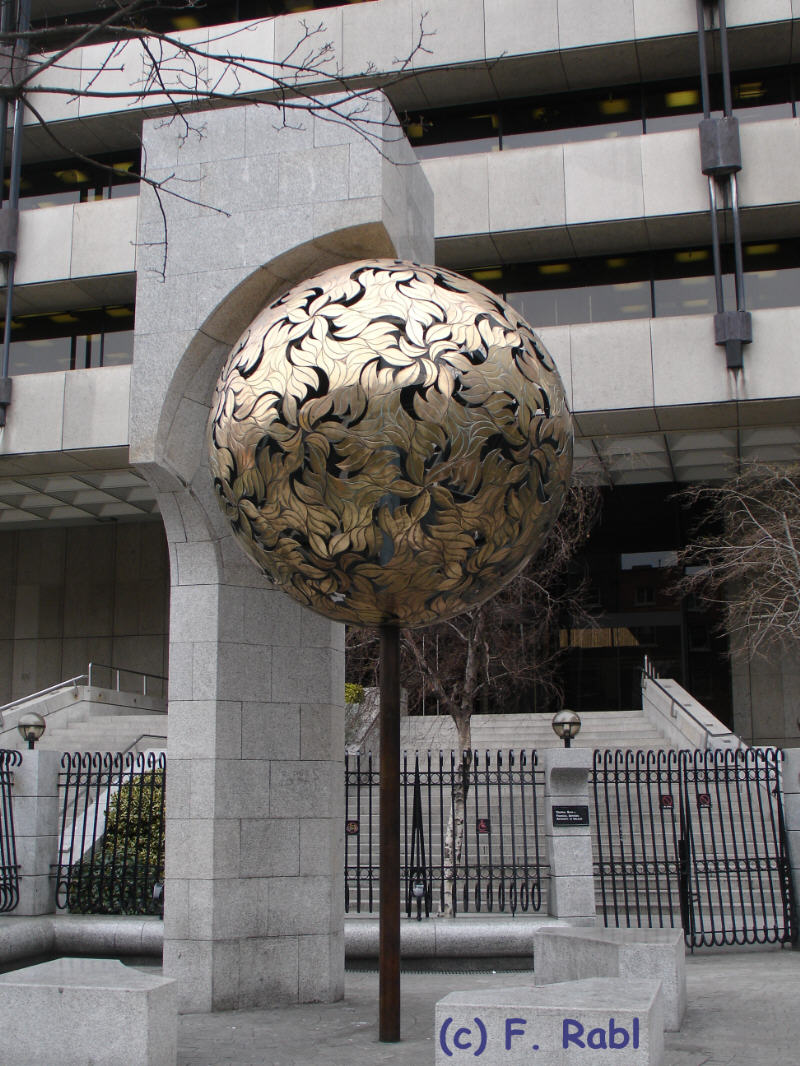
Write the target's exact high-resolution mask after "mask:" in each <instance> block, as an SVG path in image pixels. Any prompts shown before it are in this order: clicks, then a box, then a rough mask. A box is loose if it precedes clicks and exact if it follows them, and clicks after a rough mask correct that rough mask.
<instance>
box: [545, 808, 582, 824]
mask: <svg viewBox="0 0 800 1066" xmlns="http://www.w3.org/2000/svg"><path fill="white" fill-rule="evenodd" d="M588 824H589V808H588V806H586V805H585V804H577V805H572V804H570V805H569V806H563V807H556V806H555V804H554V805H553V825H555V826H564V825H588Z"/></svg>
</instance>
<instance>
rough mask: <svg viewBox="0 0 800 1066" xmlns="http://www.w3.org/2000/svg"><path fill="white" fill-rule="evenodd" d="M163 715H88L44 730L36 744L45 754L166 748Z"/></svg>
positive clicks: (164, 714) (165, 727)
mask: <svg viewBox="0 0 800 1066" xmlns="http://www.w3.org/2000/svg"><path fill="white" fill-rule="evenodd" d="M166 746H167V715H166V712H163V711H162V712H150V713H147V714H114V715H111V714H109V715H103V714H97V715H92V716H91V717H90V718H88V719H87V720H86V721H84V722H75V723H73V724H72V725H69V726H62V727H61V728H60V729H59V728H54V729H51V730H48V731H47V732H46V733H45V735H44V736H43V737H42V739H41V741H40V742H39V744H38V745H37V747H39V748H44V749H45V750H47V751H103V752H105V751H111V752H117V751H129V750H130V751H148V750H150V749H152V748H156V749H159V750H160V749H162V748H163V749H166Z"/></svg>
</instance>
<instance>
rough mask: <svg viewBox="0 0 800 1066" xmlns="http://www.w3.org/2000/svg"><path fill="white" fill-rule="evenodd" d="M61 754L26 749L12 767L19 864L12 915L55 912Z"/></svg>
mask: <svg viewBox="0 0 800 1066" xmlns="http://www.w3.org/2000/svg"><path fill="white" fill-rule="evenodd" d="M60 765H61V754H60V753H59V752H57V751H38V750H34V751H29V750H26V751H24V752H23V755H22V765H21V766H17V767H15V769H14V787H13V790H12V795H13V804H14V829H15V838H16V845H17V862H18V863H19V870H20V879H19V904H18V905H17V907H16V909H15V911H14V914H18V915H34V914H52V913H53V911H55V909H56V908H55V879H54V877H53V873H54V871H53V867H54V865H55V864H56V863H57V862H58V832H59V818H58V774H59V768H60Z"/></svg>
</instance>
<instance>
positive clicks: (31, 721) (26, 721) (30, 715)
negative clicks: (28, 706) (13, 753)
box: [17, 711, 47, 751]
mask: <svg viewBox="0 0 800 1066" xmlns="http://www.w3.org/2000/svg"><path fill="white" fill-rule="evenodd" d="M46 728H47V723H46V722H45V720H44V718H42V716H41V715H40V714H37V713H36V711H26V712H25V714H23V715H22V717H21V718H20V720H19V721H18V722H17V729H18V730H19V735H20V736H21V737H22V739H23V740H27V742H28V747H29V748H30V750H31V751H33V748H34V745H35V744H36V741H37V740H38V739H39V737H41V735H42V733H44V731H45V729H46Z"/></svg>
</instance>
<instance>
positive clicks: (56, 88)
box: [0, 0, 429, 247]
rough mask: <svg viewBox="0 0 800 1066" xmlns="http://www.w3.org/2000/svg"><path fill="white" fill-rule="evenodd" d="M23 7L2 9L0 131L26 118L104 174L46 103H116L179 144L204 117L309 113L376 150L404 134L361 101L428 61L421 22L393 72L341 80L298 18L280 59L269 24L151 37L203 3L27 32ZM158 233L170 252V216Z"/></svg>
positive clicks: (115, 11) (155, 1) (279, 121)
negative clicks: (218, 111)
mask: <svg viewBox="0 0 800 1066" xmlns="http://www.w3.org/2000/svg"><path fill="white" fill-rule="evenodd" d="M30 2H31V0H16V2H15V0H2V5H1V6H0V12H1V13H2V14H1V17H0V109H2V110H3V111H4V112H5V113H4V114H2V115H0V119H2V120H3V121H2V129H3V130H5V126H6V121H5V120H6V117H7V115H8V108H9V105H11V106H12V107H13V108H14V109H15V111H16V113H17V115H18V118H17V122H18V123H19V124H20V125H21V121H22V115H23V114H27V115H29V116H32V117H33V119H34V120H35V122H36V123H37V124H38V125H39V126H40V127H41V129H42V130H44V132H45V134H46V136H47V137H48V138H49V139H50V141H51V142H52V145H53V149H54V151H56V152H58V153H59V154H63V155H65V156H69V157H72V158H74V159H76V160H81V161H83V162H86V163H90V164H92V166H93V167H95V168H97V169H101V170H102V169H106V170H108V171H109V172H110V173H111V172H113V167H111V166H105V165H104V164H103V163H102V162H99V161H98V160H97V159H95V158H93V157H92V156H91V155H87V154H86V153H85V152H84V151H81V150H79V149H78V148H77V147H76V145H74V144H71V143H70V134H69V130H68V129H67V132H66V133H62V132H61V126H60V124H59V123H55V122H51V121H50V120H49V118H48V104H47V100H48V98H50V99H51V100H52V98H54V97H60V98H62V100H69V101H74V100H75V99H81V100H86V101H92V100H105V101H115V102H116V104H117V105H118V110H119V112H120V113H121V114H125V113H126V112H127V113H130V111H131V109H133V108H139V109H142V108H146V109H147V114H148V116H152V115H154V114H155V115H161V116H163V119H164V121H166V122H175V123H178V124H179V125H180V128H181V135H182V137H183V138H184V139H186V138H189V137H192V136H196V137H202V136H203V121H202V111H203V110H205V109H206V108H208V107H212V106H213V107H224V106H230V105H233V104H240V103H245V102H257V103H258V104H259V105H261V106H267V107H271V108H273V109H274V111H275V123H276V126H277V127H281V126H291V127H297V126H299V125H301V124H302V122H303V118H304V116H309V115H315V116H317V117H319V118H321V119H323V120H325V121H328V122H332V123H340V124H345V125H347V126H349V127H351V128H353V129H355V130H357V131H358V133H359V134H360V135H361V136H363V137H364V138H365V140H367V141H368V142H369V143H371V144H373V145H374V146H375V148H376V149H377V150H378V151H383V150H384V147H385V145H386V143H387V140H395V139H399V138H400V137H402V136H403V130H402V128H401V126H400V124H399V123H398V124H396V125H394V126H390V127H389V129H388V133H387V127H386V125H385V124H384V123H383V122H382V121H378V120H376V118H375V117H374V113H372V114H371V113H370V110H369V108H368V106H367V103H366V100H365V97H366V96H367V95H368V94H369V93H370V92H372V91H374V88H375V86H376V85H381V86H387V85H391V84H394V83H396V82H397V81H398V80H402V79H403V78H404V77H407V76H408V75H409V73H410V71H411V67H412V64H413V61H414V59H415V57H417V56H418V55H419V54H420V53H422V52H427V51H428V49H427V48H426V47H425V40H426V38H427V37H428V36H429V33H428V31H427V30H426V29H425V27H424V18H425V16H424V15H423V16H422V18H421V19H420V23H419V28H418V34H417V38H416V41H415V43H414V45H413V47H412V48H411V50H410V52H409V54H408V55H404V56H399V57H397V59H396V60H395V62H394V64H393V68H392V70H391V71H390V72H383V73H380V72H378V71H377V70H376V69H375V67H374V66H373V65H372V64H370V63H368V64H366V65H365V67H364V68H363V69H359V70H352V71H348V72H346V73H345V72H344V71H343V68H342V63H341V57H340V56H337V54H336V50H335V48H334V46H333V44H332V43H331V41H330V39H329V38H328V34H327V29H326V25H325V22H324V21H317V20H316V19H313V20H312V19H301V20H299V22H298V33H297V37H296V39H295V40H294V41H293V42H292V43H291V45H290V46H289V47H288V48H287V49H286V51H285V54H283V55H280V56H275V55H273V54H272V51H271V49H270V48H267V47H265V46H264V39H263V34H262V33H261V31H262V30H263V29H264V28H265V26H266V25H267V24H268V23H269V22H271V21H272V18H273V17H269V18H264V19H258V20H253V21H251V22H247V23H239V24H236V25H234V26H228V25H222V26H215V27H206V28H204V29H202V30H190V31H186V32H175V33H171V32H164V31H163V30H159V29H158V26H159V25H163V24H164V21H165V18H166V17H168V16H172V17H177V16H179V15H181V16H183V17H187V16H191V15H192V12H198V13H202V10H203V3H202V0H171V2H164V0H112V2H111V3H109V4H108V5H105V4H103V5H98V7H97V14H96V17H95V18H90V19H84V18H83V16H80V17H79V19H78V20H76V21H73V22H72V23H70V24H68V25H67V24H64V23H59V22H57V21H54V22H53V23H52V24H50V23H43V24H31V21H30ZM267 53H269V54H267ZM131 176H133V177H134V178H138V179H139V180H140V181H141V182H143V183H144V184H146V185H149V186H150V187H151V188H152V189H154V191H155V193H156V195H157V197H158V198H159V203H161V197H162V196H164V195H169V196H175V197H178V198H179V199H181V200H186V201H189V202H190V203H196V204H200V205H201V206H203V207H206V208H208V209H209V210H217V211H219V210H220V208H219V207H217V206H216V205H214V204H207V203H203V202H202V201H200V200H198V199H195V198H194V197H193V195H192V193H191V190H187V187H186V185H185V184H182V185H180V184H178V183H177V182H176V180H175V175H174V174H171V173H168V174H160V175H159V176H157V177H156V176H152V175H149V174H148V172H147V161H146V159H143V160H142V165H141V168H140V173H139V174H132V175H131ZM12 188H13V179H12ZM11 206H15V205H14V204H12V205H11ZM222 213H224V212H222ZM162 214H164V212H163V210H162ZM164 226H165V237H164V245H165V247H166V216H165V215H164Z"/></svg>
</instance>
